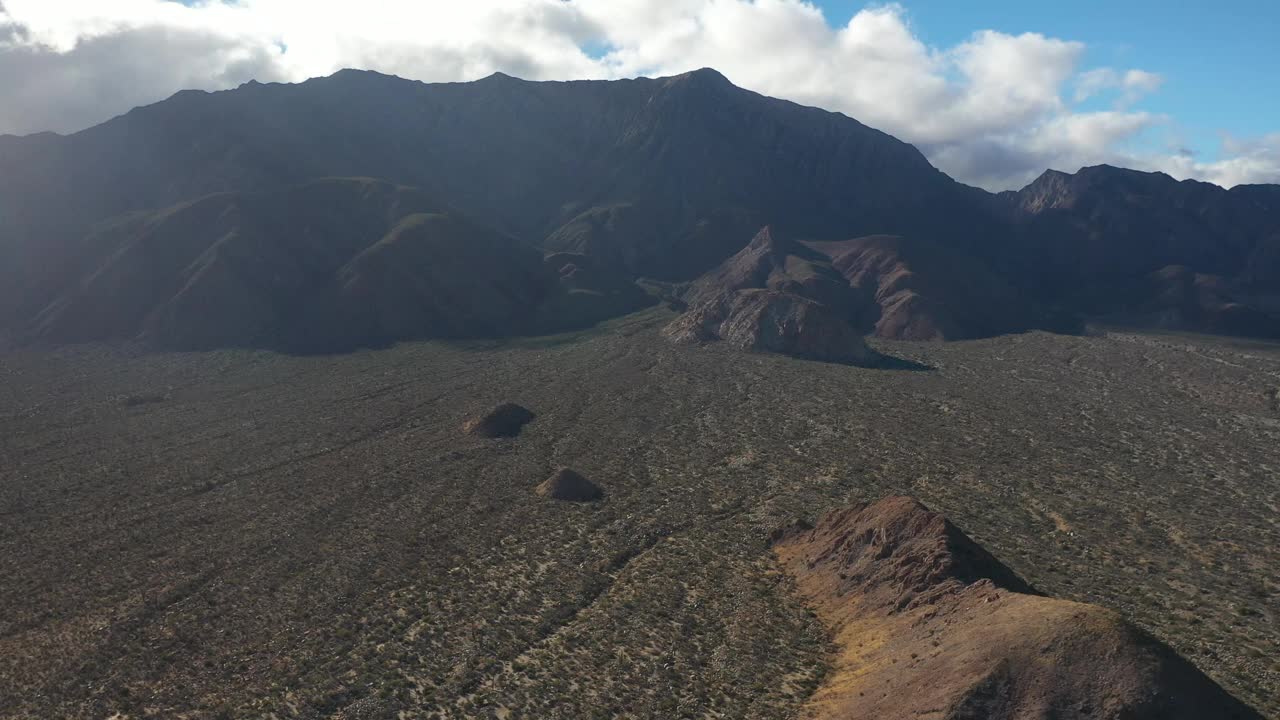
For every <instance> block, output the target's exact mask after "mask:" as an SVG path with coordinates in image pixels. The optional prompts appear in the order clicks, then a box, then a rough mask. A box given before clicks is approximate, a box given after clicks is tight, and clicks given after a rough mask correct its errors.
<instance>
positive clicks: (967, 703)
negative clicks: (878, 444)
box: [775, 497, 1261, 720]
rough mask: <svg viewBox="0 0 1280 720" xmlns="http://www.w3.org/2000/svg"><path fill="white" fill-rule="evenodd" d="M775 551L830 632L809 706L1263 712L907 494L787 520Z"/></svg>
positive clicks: (1042, 712)
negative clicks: (1048, 589)
mask: <svg viewBox="0 0 1280 720" xmlns="http://www.w3.org/2000/svg"><path fill="white" fill-rule="evenodd" d="M775 552H776V553H777V554H778V556H779V558H780V560H781V561H782V562H783V564H784V566H785V567H786V568H787V570H788V572H789V573H790V574H791V575H792V576H793V577H794V578H795V579H796V582H797V584H798V586H799V587H800V589H801V592H802V593H803V594H804V596H805V598H806V600H807V601H808V603H809V604H810V605H812V606H813V607H814V608H815V609H816V610H817V612H818V616H819V617H820V618H822V620H823V622H824V623H825V624H826V625H827V626H829V627H830V628H831V629H832V630H833V632H834V633H835V637H836V645H837V647H838V648H839V655H838V658H837V660H836V664H835V668H834V669H833V671H832V672H831V674H830V675H829V676H828V677H827V679H826V680H825V681H824V683H823V686H822V687H820V688H819V689H818V691H817V692H816V693H815V694H814V696H813V697H812V699H811V700H810V702H809V705H810V711H811V713H812V715H813V716H814V717H816V718H861V717H867V718H871V717H874V718H885V719H886V720H893V719H894V718H904V719H906V718H920V717H941V718H948V719H954V720H960V719H962V718H984V719H986V720H1015V719H1017V718H1027V719H1028V720H1030V719H1032V718H1048V717H1053V718H1117V719H1119V718H1124V719H1126V720H1143V719H1146V720H1157V719H1162V720H1176V719H1178V718H1184V719H1185V720H1196V719H1199V718H1210V717H1211V718H1223V720H1228V719H1230V718H1237V719H1239V720H1244V719H1246V718H1260V717H1261V716H1260V715H1258V714H1257V713H1256V712H1254V711H1253V710H1251V709H1249V708H1248V707H1247V706H1245V705H1244V704H1242V703H1240V702H1239V701H1238V700H1236V699H1234V698H1232V697H1231V696H1230V695H1228V694H1227V693H1226V692H1225V691H1223V690H1222V688H1220V687H1218V685H1217V684H1215V683H1214V682H1213V681H1212V680H1210V679H1209V678H1207V677H1205V676H1204V675H1203V674H1201V673H1200V672H1198V671H1197V670H1196V669H1195V668H1194V667H1193V666H1192V665H1191V664H1190V663H1188V662H1186V661H1185V660H1184V659H1182V658H1180V657H1178V656H1177V654H1176V653H1174V652H1173V651H1172V650H1171V649H1169V648H1168V647H1165V646H1163V645H1161V644H1160V643H1159V642H1157V641H1154V640H1152V639H1151V638H1150V637H1148V636H1146V635H1145V634H1144V633H1142V632H1141V631H1139V630H1137V629H1136V628H1134V627H1132V626H1131V625H1129V624H1128V623H1126V622H1125V621H1124V620H1123V619H1122V618H1121V617H1120V616H1119V615H1118V614H1116V613H1114V612H1111V611H1109V610H1106V609H1105V608H1101V607H1098V606H1095V605H1088V604H1083V603H1075V602H1067V601H1063V600H1055V599H1051V598H1047V597H1044V596H1041V595H1039V594H1037V593H1035V591H1034V590H1032V589H1031V588H1030V587H1028V586H1027V584H1026V583H1025V582H1023V581H1022V580H1021V579H1019V578H1018V577H1017V576H1016V575H1015V574H1014V573H1013V572H1012V571H1011V570H1009V569H1008V568H1007V567H1005V566H1003V565H1001V564H1000V561H998V560H996V559H995V558H994V557H992V556H991V555H990V553H988V552H986V551H985V550H984V549H982V548H981V547H980V546H978V545H977V544H976V543H974V542H973V541H972V540H971V539H970V538H969V537H968V536H966V535H965V534H964V533H963V532H961V531H960V530H959V529H958V528H956V527H955V526H954V525H952V524H951V523H950V522H948V521H947V520H946V518H944V517H942V516H941V515H938V514H937V513H933V512H930V511H929V510H928V509H927V508H925V507H924V506H923V505H921V504H920V503H919V502H918V501H916V500H915V499H913V498H908V497H889V498H885V499H883V500H880V501H877V502H875V503H872V504H870V505H865V504H864V505H857V506H853V507H850V508H846V509H841V510H834V511H831V512H829V513H827V514H826V515H824V516H823V517H822V519H821V520H819V521H818V523H817V526H816V527H814V526H809V525H807V524H802V525H798V526H793V527H792V528H789V529H787V530H785V531H783V533H782V536H781V537H780V538H779V542H777V543H776V545H775Z"/></svg>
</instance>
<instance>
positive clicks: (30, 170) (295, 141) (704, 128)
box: [0, 69, 1280, 351]
mask: <svg viewBox="0 0 1280 720" xmlns="http://www.w3.org/2000/svg"><path fill="white" fill-rule="evenodd" d="M765 227H767V228H768V230H767V232H764V233H762V232H761V229H762V228H765ZM753 238H754V240H753ZM639 279H648V280H651V281H655V282H654V283H647V284H646V285H647V286H648V287H650V288H651V289H652V287H655V286H660V287H663V288H666V289H667V290H666V291H664V292H661V293H658V294H660V295H665V296H667V298H668V299H669V300H672V301H673V302H676V303H681V304H686V305H689V306H691V307H692V306H697V305H698V304H699V303H703V302H706V301H707V300H708V299H709V298H711V299H714V298H717V297H718V298H719V299H720V301H723V299H724V297H725V293H736V292H742V291H748V290H762V289H768V290H774V291H781V292H784V293H788V294H794V295H797V296H799V298H800V299H803V300H805V301H812V302H816V303H820V304H823V305H826V306H827V309H829V310H831V311H832V313H828V314H832V315H834V316H839V317H840V318H842V320H843V321H845V322H847V323H848V324H849V326H850V327H851V328H853V329H854V330H857V331H860V332H871V333H875V334H877V335H880V336H883V337H890V338H900V339H921V340H938V339H957V338H970V337H983V336H989V335H995V334H1001V333H1005V332H1016V331H1021V330H1027V329H1033V328H1044V329H1051V330H1067V331H1070V330H1074V329H1078V328H1080V327H1082V325H1083V323H1085V322H1087V321H1089V320H1092V319H1103V320H1107V321H1112V322H1119V323H1128V324H1137V325H1144V326H1160V327H1167V328H1177V329H1189V330H1198V331H1206V332H1215V333H1225V334H1236V335H1249V336H1262V337H1280V186H1240V187H1236V188H1233V189H1231V190H1225V189H1222V188H1220V187H1217V186H1214V185H1210V184H1206V183H1200V182H1194V181H1182V182H1179V181H1176V180H1174V179H1173V178H1171V177H1169V176H1167V175H1163V174H1158V173H1143V172H1137V171H1133V170H1125V169H1120V168H1113V167H1107V166H1100V167H1091V168H1085V169H1082V170H1080V171H1079V172H1077V173H1076V174H1074V175H1068V174H1064V173H1061V172H1056V171H1048V172H1046V173H1045V174H1044V175H1043V176H1041V177H1040V178H1039V179H1038V180H1036V181H1035V182H1033V183H1031V184H1030V185H1028V186H1027V187H1026V188H1023V189H1022V190H1020V191H1017V192H1005V193H999V194H992V193H988V192H985V191H983V190H980V189H977V188H973V187H969V186H966V185H964V184H961V183H958V182H956V181H954V180H952V179H951V178H949V177H947V176H946V175H945V174H943V173H942V172H940V171H938V170H937V169H935V168H934V167H933V166H932V165H930V164H929V162H928V160H927V159H926V158H925V157H924V155H922V154H921V153H920V152H919V151H918V150H917V149H916V148H914V147H912V146H911V145H909V144H907V143H904V142H901V141H899V140H897V139H895V138H893V137H891V136H889V135H887V134H885V133H883V132H880V131H878V130H875V129H873V128H870V127H867V126H865V125H863V124H861V123H859V122H857V121H856V120H854V119H851V118H848V117H846V116H844V115H841V114H839V113H831V112H826V111H824V110H820V109H816V108H810V107H802V106H800V105H796V104H794V103H791V102H787V101H783V100H778V99H773V98H768V97H765V96H762V95H759V94H756V93H753V92H750V91H748V90H744V89H741V88H738V87H736V86H734V85H732V84H731V83H730V82H729V81H728V80H727V79H726V78H724V77H723V76H722V75H720V74H719V73H717V72H715V71H714V70H709V69H704V70H698V71H694V72H690V73H686V74H683V75H678V76H674V77H667V78H657V79H647V78H640V79H633V80H619V81H575V82H528V81H524V80H519V79H516V78H512V77H509V76H506V75H502V74H495V75H493V76H490V77H488V78H485V79H483V80H479V81H475V82H470V83H446V84H424V83H420V82H416V81H410V80H404V79H401V78H397V77H391V76H386V75H381V74H378V73H373V72H366V71H353V70H344V71H341V72H339V73H336V74H334V75H332V76H329V77H324V78H317V79H313V80H309V81H307V82H304V83H299V84H260V83H248V84H246V85H243V86H241V87H239V88H236V89H234V90H228V91H222V92H214V93H206V92H198V91H184V92H180V93H178V94H177V95H174V96H173V97H171V98H169V99H167V100H165V101H163V102H160V103H156V104H154V105H150V106H147V107H142V108H137V109H135V110H133V111H131V112H129V113H127V114H125V115H123V116H120V117H117V118H115V119H112V120H110V121H108V122H105V123H103V124H101V125H98V126H95V127H93V128H90V129H87V130H84V131H82V132H79V133H75V134H72V135H66V136H62V135H54V134H49V133H45V134H38V135H32V136H26V137H13V136H5V137H0V328H3V335H4V337H6V338H7V343H8V344H26V343H62V342H84V341H97V340H143V341H146V342H148V343H150V344H152V345H155V346H157V347H163V348H173V349H202V348H213V347H232V346H235V347H270V348H280V349H286V350H298V351H328V350H342V349H347V348H352V347H358V346H365V345H374V344H379V343H386V342H392V341H396V340H401V339H412V338H424V337H478V336H492V335H509V334H523V333H537V332H544V331H549V330H558V329H566V328H571V327H577V326H582V325H586V324H590V323H593V322H596V321H598V320H600V319H603V318H605V317H608V316H611V315H617V314H622V313H626V312H630V311H632V310H634V309H636V308H638V307H641V306H643V305H645V304H648V303H652V302H656V298H654V297H651V296H650V294H646V293H645V292H644V291H642V290H641V289H640V286H638V285H636V284H635V282H634V281H636V280H639ZM806 307H807V306H806ZM824 312H825V310H824ZM824 317H825V315H824Z"/></svg>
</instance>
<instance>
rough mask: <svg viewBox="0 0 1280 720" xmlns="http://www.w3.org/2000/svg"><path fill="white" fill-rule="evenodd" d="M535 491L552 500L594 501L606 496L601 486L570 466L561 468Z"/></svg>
mask: <svg viewBox="0 0 1280 720" xmlns="http://www.w3.org/2000/svg"><path fill="white" fill-rule="evenodd" d="M535 492H536V493H538V494H539V495H541V496H542V497H545V498H550V499H552V500H564V501H566V502H592V501H594V500H599V499H600V498H602V497H604V491H603V490H601V489H600V486H598V485H596V484H595V483H593V482H591V481H590V480H588V479H586V478H585V477H583V476H582V475H580V474H578V473H577V472H575V471H573V470H570V469H569V468H560V469H559V470H557V471H555V473H554V474H552V475H551V477H549V478H547V479H546V480H544V481H542V483H540V484H539V485H538V487H537V488H536V489H535Z"/></svg>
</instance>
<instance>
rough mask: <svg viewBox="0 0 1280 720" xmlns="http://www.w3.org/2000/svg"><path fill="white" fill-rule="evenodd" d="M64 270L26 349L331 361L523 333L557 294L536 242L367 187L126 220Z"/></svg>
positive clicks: (95, 238) (95, 237)
mask: <svg viewBox="0 0 1280 720" xmlns="http://www.w3.org/2000/svg"><path fill="white" fill-rule="evenodd" d="M75 260H76V262H75V263H74V264H72V265H71V266H69V267H68V268H67V269H66V271H65V275H66V277H67V286H66V288H65V289H64V290H63V291H62V292H61V293H59V294H58V295H57V296H56V297H55V299H54V300H53V301H52V302H51V303H50V304H48V305H47V306H46V307H45V308H44V309H43V310H42V311H41V312H40V313H39V314H38V315H36V317H35V319H34V321H33V322H32V323H31V325H30V326H28V328H27V329H26V331H27V332H28V333H29V334H30V337H32V338H33V339H38V340H43V341H50V342H83V341H93V340H104V339H112V338H139V339H142V340H145V341H149V342H151V343H153V344H155V345H157V346H160V347H166V348H180V349H203V348H214V347H226V346H265V347H279V348H283V349H287V350H298V351H328V350H335V349H346V348H351V347H356V346H359V345H369V344H378V343H382V342H387V341H392V340H397V339H403V338H414V337H474V336H489V335H503V334H511V333H517V332H531V331H535V330H538V329H539V327H538V325H537V322H536V318H537V315H538V310H539V307H540V306H541V305H542V304H543V303H558V304H563V303H564V302H565V301H564V299H563V298H564V296H566V295H567V294H568V290H566V289H565V288H562V287H561V286H560V283H559V280H558V278H556V277H555V275H554V274H552V273H550V272H548V271H547V269H546V267H545V264H544V262H543V257H542V254H541V253H540V252H539V251H537V250H536V249H534V248H533V247H531V246H528V245H525V244H523V243H521V242H520V241H518V240H515V239H513V238H511V237H509V236H507V235H504V234H502V233H499V232H497V231H494V230H490V229H488V228H485V227H483V226H481V225H479V224H477V223H475V222H473V221H471V220H470V219H468V218H465V217H463V216H462V215H460V214H458V213H457V212H456V211H455V210H453V209H451V208H450V207H449V206H447V205H445V204H442V203H439V202H437V201H435V200H433V199H431V198H430V197H429V196H428V195H426V194H425V193H423V192H422V191H420V190H416V189H412V188H406V187H401V186H395V185H391V184H389V183H386V182H382V181H378V180H368V179H326V180H318V181H314V182H310V183H305V184H303V185H298V186H292V187H288V188H284V189H280V190H270V191H264V192H258V193H219V194H215V195H210V196H208V197H205V198H202V199H200V200H196V201H194V202H190V203H183V204H180V205H177V206H174V207H171V208H168V209H165V210H161V211H158V212H152V213H135V214H132V215H129V216H127V217H126V218H125V219H123V220H119V221H115V222H112V223H108V224H106V225H105V226H102V227H101V228H100V229H99V230H97V231H95V232H94V233H92V234H91V235H90V236H89V237H88V239H87V240H85V241H84V242H83V243H82V244H81V245H80V247H79V252H78V255H77V256H76V258H75ZM626 284H627V285H630V283H626ZM631 287H632V288H633V289H634V286H633V285H632V286H631ZM628 297H632V299H633V301H634V299H635V298H634V296H628ZM634 307H636V305H632V306H631V308H629V309H634Z"/></svg>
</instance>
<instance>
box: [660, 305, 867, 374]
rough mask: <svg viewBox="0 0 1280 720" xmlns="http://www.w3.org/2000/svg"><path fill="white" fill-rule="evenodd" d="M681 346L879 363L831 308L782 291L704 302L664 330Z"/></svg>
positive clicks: (812, 358) (859, 338)
mask: <svg viewBox="0 0 1280 720" xmlns="http://www.w3.org/2000/svg"><path fill="white" fill-rule="evenodd" d="M663 334H664V335H666V337H667V338H669V339H670V340H672V341H673V342H676V343H681V344H691V343H704V342H713V341H717V340H720V341H723V342H725V343H728V344H729V345H732V346H734V347H737V348H741V349H743V350H756V351H762V352H776V353H781V354H784V355H791V356H794V357H800V358H806V359H810V360H821V361H824V362H837V363H848V364H852V365H874V364H876V363H877V362H878V360H879V355H877V354H876V353H875V352H874V351H872V350H871V348H869V347H867V343H866V341H865V340H864V339H863V337H862V335H861V334H860V333H858V332H857V331H856V330H854V329H853V328H852V327H851V326H850V325H849V324H848V323H847V322H846V321H845V320H844V319H843V318H841V317H839V316H838V315H837V314H836V313H834V312H833V311H832V310H831V309H830V308H829V307H827V306H826V305H823V304H821V303H818V302H815V301H813V300H809V299H808V298H804V297H801V296H799V295H796V294H793V293H787V292H779V291H776V290H739V291H737V292H734V293H731V294H725V295H722V296H719V297H715V298H711V299H708V300H704V301H703V302H701V303H699V304H698V305H696V306H694V307H692V308H690V309H689V310H688V311H687V312H686V313H684V314H683V315H681V316H680V317H678V318H676V319H675V320H674V321H673V322H672V323H671V324H670V325H668V326H667V327H666V328H664V329H663Z"/></svg>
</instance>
